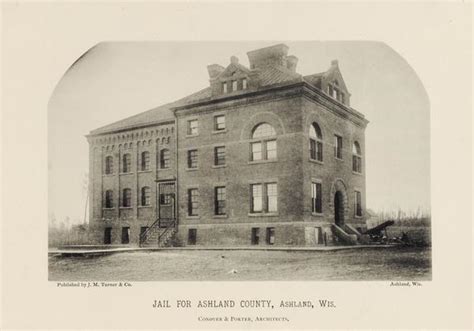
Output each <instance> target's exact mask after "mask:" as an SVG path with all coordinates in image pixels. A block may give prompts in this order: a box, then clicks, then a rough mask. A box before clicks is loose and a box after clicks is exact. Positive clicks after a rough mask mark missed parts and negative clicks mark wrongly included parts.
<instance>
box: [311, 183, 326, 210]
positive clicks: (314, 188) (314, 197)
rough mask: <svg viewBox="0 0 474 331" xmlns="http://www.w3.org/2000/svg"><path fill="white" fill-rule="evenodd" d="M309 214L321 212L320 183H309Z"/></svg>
mask: <svg viewBox="0 0 474 331" xmlns="http://www.w3.org/2000/svg"><path fill="white" fill-rule="evenodd" d="M311 212H313V213H316V214H321V213H322V212H323V204H322V184H321V183H311Z"/></svg>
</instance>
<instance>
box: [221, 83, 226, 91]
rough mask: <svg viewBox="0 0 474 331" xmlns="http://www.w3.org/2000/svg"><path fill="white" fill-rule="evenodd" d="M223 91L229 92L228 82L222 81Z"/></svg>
mask: <svg viewBox="0 0 474 331" xmlns="http://www.w3.org/2000/svg"><path fill="white" fill-rule="evenodd" d="M222 92H223V93H227V82H224V83H222Z"/></svg>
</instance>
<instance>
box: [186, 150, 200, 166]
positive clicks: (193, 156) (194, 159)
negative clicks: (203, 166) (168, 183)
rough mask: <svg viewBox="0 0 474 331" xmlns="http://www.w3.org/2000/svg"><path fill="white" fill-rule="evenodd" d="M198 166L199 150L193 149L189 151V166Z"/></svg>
mask: <svg viewBox="0 0 474 331" xmlns="http://www.w3.org/2000/svg"><path fill="white" fill-rule="evenodd" d="M197 166H198V151H197V149H192V150H190V151H188V168H189V169H196V168H197Z"/></svg>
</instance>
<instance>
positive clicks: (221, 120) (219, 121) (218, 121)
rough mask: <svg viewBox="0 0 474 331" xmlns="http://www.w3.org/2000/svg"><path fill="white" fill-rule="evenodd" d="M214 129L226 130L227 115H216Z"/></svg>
mask: <svg viewBox="0 0 474 331" xmlns="http://www.w3.org/2000/svg"><path fill="white" fill-rule="evenodd" d="M214 130H215V131H222V130H225V115H219V116H216V117H214Z"/></svg>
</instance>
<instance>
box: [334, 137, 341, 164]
mask: <svg viewBox="0 0 474 331" xmlns="http://www.w3.org/2000/svg"><path fill="white" fill-rule="evenodd" d="M334 157H336V158H338V159H342V137H341V136H338V135H334Z"/></svg>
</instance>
